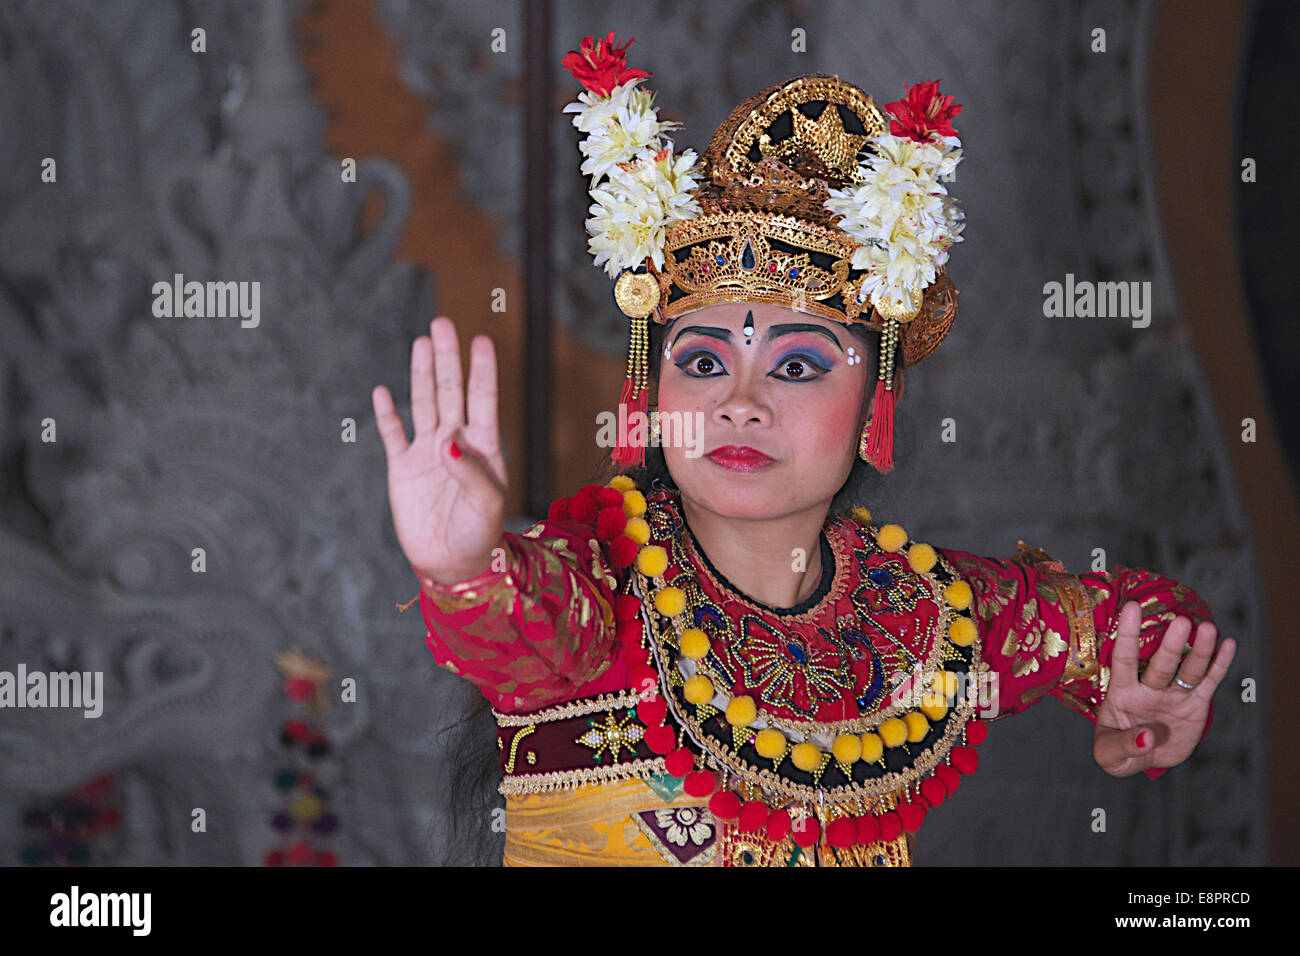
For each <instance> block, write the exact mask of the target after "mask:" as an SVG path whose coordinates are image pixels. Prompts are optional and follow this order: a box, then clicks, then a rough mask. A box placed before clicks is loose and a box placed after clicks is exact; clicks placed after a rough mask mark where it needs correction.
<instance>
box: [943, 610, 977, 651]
mask: <svg viewBox="0 0 1300 956" xmlns="http://www.w3.org/2000/svg"><path fill="white" fill-rule="evenodd" d="M977 637H979V631H977V630H976V629H975V622H974V621H972V620H971V619H970V618H968V617H959V618H957V619H956V620H954V621H953V622H952V623H951V624H949V625H948V640H950V641H952V642H953V643H954V644H956V645H957V646H958V647H969V646H970V645H971V644H974V643H975V638H977Z"/></svg>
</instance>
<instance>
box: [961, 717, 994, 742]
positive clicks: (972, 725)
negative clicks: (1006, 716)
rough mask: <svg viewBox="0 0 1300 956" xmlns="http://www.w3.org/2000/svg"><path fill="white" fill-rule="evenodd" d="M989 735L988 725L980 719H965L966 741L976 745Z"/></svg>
mask: <svg viewBox="0 0 1300 956" xmlns="http://www.w3.org/2000/svg"><path fill="white" fill-rule="evenodd" d="M988 735H989V725H988V724H986V723H985V722H984V721H982V720H968V721H966V743H968V744H971V745H972V746H978V745H979V744H982V743H984V740H985V739H986V738H987V737H988Z"/></svg>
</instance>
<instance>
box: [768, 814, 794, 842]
mask: <svg viewBox="0 0 1300 956" xmlns="http://www.w3.org/2000/svg"><path fill="white" fill-rule="evenodd" d="M789 832H790V812H789V811H788V810H773V811H772V812H771V813H769V814H768V815H767V838H768V839H769V840H771V841H772V842H773V843H775V842H776V841H777V840H784V839H785V838H786V835H787V834H788V833H789Z"/></svg>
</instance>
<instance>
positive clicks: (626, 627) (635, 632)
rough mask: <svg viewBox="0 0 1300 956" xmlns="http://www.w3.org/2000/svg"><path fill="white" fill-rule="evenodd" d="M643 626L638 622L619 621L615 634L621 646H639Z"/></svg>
mask: <svg viewBox="0 0 1300 956" xmlns="http://www.w3.org/2000/svg"><path fill="white" fill-rule="evenodd" d="M642 629H643V625H642V623H641V622H640V621H620V622H619V624H618V629H617V631H616V632H615V633H616V635H617V637H618V639H619V642H620V643H623V644H640V643H641V631H642Z"/></svg>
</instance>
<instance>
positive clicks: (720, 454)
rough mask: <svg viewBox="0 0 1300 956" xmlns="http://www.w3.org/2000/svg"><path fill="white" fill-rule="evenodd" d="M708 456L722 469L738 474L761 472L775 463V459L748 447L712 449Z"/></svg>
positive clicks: (725, 446)
mask: <svg viewBox="0 0 1300 956" xmlns="http://www.w3.org/2000/svg"><path fill="white" fill-rule="evenodd" d="M708 456H709V458H711V459H712V460H713V461H714V462H715V463H716V464H718V465H721V466H722V467H723V468H726V469H728V470H729V471H740V472H755V471H762V470H763V469H764V468H766V467H767V466H768V465H771V464H773V463H774V462H775V459H773V458H770V457H769V456H767V455H764V454H763V453H762V452H761V451H759V450H758V449H756V448H750V447H749V446H748V445H723V446H721V447H720V448H715V449H713V451H711V452H709V453H708Z"/></svg>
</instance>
